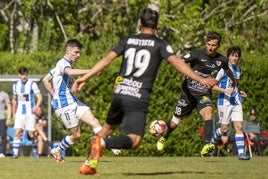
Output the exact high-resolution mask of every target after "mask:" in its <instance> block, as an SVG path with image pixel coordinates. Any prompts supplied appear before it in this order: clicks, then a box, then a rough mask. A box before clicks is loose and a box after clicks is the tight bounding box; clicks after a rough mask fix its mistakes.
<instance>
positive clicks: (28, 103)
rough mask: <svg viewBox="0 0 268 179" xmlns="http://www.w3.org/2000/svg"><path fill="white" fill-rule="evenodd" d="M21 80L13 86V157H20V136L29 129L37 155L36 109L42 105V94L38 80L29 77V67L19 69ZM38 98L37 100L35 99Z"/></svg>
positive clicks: (35, 155) (34, 151) (34, 152)
mask: <svg viewBox="0 0 268 179" xmlns="http://www.w3.org/2000/svg"><path fill="white" fill-rule="evenodd" d="M18 73H19V78H20V79H19V80H18V81H17V82H15V83H14V84H13V86H12V91H13V98H12V111H13V115H14V120H15V121H14V122H15V123H14V129H15V136H14V140H13V156H12V158H13V159H17V158H18V154H19V148H20V137H21V135H22V133H23V130H27V131H28V135H29V137H30V138H31V140H32V141H33V154H34V157H36V158H37V157H38V156H37V143H36V136H35V135H34V131H35V123H36V121H35V110H36V109H37V107H40V106H41V103H42V95H41V93H40V90H39V88H38V86H37V84H36V82H34V81H32V80H30V79H28V69H27V68H26V67H20V68H19V70H18ZM35 97H36V98H37V100H36V99H35Z"/></svg>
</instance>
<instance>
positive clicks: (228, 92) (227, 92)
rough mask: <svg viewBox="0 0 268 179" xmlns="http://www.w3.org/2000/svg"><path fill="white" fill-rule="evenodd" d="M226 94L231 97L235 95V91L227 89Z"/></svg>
mask: <svg viewBox="0 0 268 179" xmlns="http://www.w3.org/2000/svg"><path fill="white" fill-rule="evenodd" d="M224 93H226V94H228V95H231V94H233V93H234V89H225V91H224Z"/></svg>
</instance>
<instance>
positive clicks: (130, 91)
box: [114, 77, 143, 98]
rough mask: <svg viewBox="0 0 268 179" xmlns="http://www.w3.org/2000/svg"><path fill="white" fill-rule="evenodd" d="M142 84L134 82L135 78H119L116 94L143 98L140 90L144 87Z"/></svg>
mask: <svg viewBox="0 0 268 179" xmlns="http://www.w3.org/2000/svg"><path fill="white" fill-rule="evenodd" d="M142 84H143V83H142V82H139V81H136V80H133V78H130V79H127V78H123V77H121V78H118V77H117V80H116V83H115V85H116V86H115V90H114V92H115V93H117V94H122V95H127V96H132V97H136V98H141V93H140V89H141V87H142Z"/></svg>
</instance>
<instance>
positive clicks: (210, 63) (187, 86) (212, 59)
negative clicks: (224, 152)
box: [157, 32, 236, 156]
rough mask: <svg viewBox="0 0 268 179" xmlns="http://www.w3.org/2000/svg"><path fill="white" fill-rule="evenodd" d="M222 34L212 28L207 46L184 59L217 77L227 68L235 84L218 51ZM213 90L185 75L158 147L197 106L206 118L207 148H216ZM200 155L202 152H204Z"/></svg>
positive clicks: (205, 139)
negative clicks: (218, 73)
mask: <svg viewBox="0 0 268 179" xmlns="http://www.w3.org/2000/svg"><path fill="white" fill-rule="evenodd" d="M220 43H221V35H220V34H219V33H217V32H209V33H208V34H207V35H206V43H205V48H201V49H195V50H193V51H191V52H190V53H188V54H186V55H185V56H184V57H183V59H184V61H185V62H186V63H190V65H191V68H192V69H193V71H194V72H195V73H196V74H199V75H201V76H203V77H215V76H216V74H217V72H218V71H219V70H220V69H224V71H226V73H227V74H228V76H230V78H231V80H232V81H234V83H233V86H235V85H236V82H235V79H234V77H233V75H232V72H231V71H230V69H229V67H228V59H227V58H225V57H224V56H222V55H221V54H219V53H217V49H218V48H219V47H220ZM211 95H212V90H211V88H208V87H207V86H205V85H203V84H201V83H199V82H198V81H196V80H194V79H191V78H186V79H185V80H184V82H183V84H182V88H181V96H180V97H179V99H178V102H177V105H176V107H175V109H174V113H173V117H172V119H171V121H170V122H169V123H167V126H168V130H167V133H166V134H165V135H164V136H163V137H161V138H160V139H159V140H158V141H157V149H158V150H163V148H164V144H165V141H166V140H167V138H168V137H169V135H170V134H171V132H172V131H173V130H174V129H176V128H177V126H178V125H179V123H180V121H181V120H182V119H183V118H184V117H186V116H187V115H190V114H191V112H192V111H193V110H194V109H196V110H197V111H198V112H199V114H200V115H201V116H202V118H203V120H204V121H205V124H204V144H205V145H204V147H203V149H202V151H204V150H211V149H210V148H212V149H213V147H214V146H213V145H210V139H211V137H212V134H213V121H212V119H213V103H212V101H211ZM202 151H201V155H202V156H203V155H204V154H203V152H202Z"/></svg>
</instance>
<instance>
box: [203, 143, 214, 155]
mask: <svg viewBox="0 0 268 179" xmlns="http://www.w3.org/2000/svg"><path fill="white" fill-rule="evenodd" d="M213 150H215V144H206V145H205V146H204V147H203V149H202V151H201V156H202V157H204V156H207V155H208V154H209V153H211V152H213Z"/></svg>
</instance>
